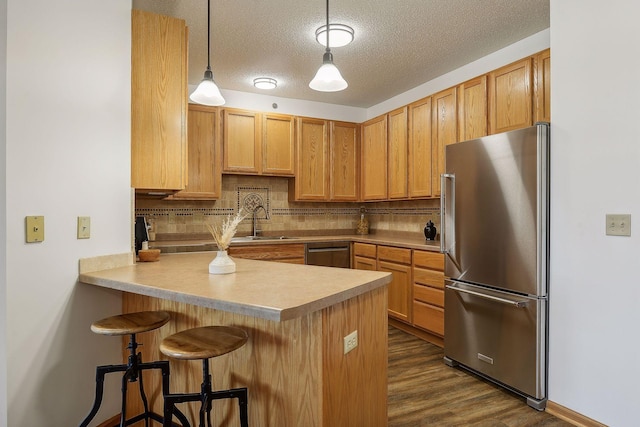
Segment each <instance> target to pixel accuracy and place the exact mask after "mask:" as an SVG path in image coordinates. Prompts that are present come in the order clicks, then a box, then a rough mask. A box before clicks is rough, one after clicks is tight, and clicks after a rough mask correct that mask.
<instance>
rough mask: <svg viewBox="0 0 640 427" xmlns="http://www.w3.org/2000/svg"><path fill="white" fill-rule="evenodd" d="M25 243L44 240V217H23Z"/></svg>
mask: <svg viewBox="0 0 640 427" xmlns="http://www.w3.org/2000/svg"><path fill="white" fill-rule="evenodd" d="M25 224H26V232H27V243H35V242H42V241H44V217H43V216H28V217H26V218H25Z"/></svg>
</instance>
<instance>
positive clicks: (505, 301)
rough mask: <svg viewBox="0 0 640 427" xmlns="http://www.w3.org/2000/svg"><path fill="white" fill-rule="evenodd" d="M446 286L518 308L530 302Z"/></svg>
mask: <svg viewBox="0 0 640 427" xmlns="http://www.w3.org/2000/svg"><path fill="white" fill-rule="evenodd" d="M445 287H446V288H447V289H451V290H452V291H455V292H462V293H465V294H470V295H473V296H476V297H480V298H485V299H489V300H491V301H495V302H499V303H502V304H508V305H512V306H514V307H517V308H523V307H524V306H526V305H527V303H528V302H529V301H527V300H519V301H513V300H509V299H506V298H500V297H495V296H493V295H487V294H483V293H481V292H476V291H471V290H469V289H462V288H458V287H457V286H455V285H446V286H445Z"/></svg>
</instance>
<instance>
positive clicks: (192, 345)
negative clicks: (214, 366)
mask: <svg viewBox="0 0 640 427" xmlns="http://www.w3.org/2000/svg"><path fill="white" fill-rule="evenodd" d="M247 339H248V336H247V333H246V331H244V330H243V329H240V328H237V327H234V326H204V327H201V328H193V329H187V330H185V331H182V332H178V333H177V334H173V335H170V336H168V337H166V338H165V339H164V340H162V343H161V344H160V351H161V352H162V353H164V354H166V355H167V356H169V357H173V358H175V359H183V360H198V359H201V360H202V385H201V388H200V389H201V391H200V393H176V394H165V395H164V427H170V426H171V419H172V416H173V411H174V409H175V405H176V403H183V402H198V401H199V402H201V406H200V424H199V425H200V427H205V414H206V420H207V426H209V427H211V404H212V402H213V401H214V400H218V399H234V398H235V399H238V405H239V407H240V425H241V426H242V427H249V421H248V415H247V412H248V411H247V405H248V397H247V388H246V387H244V388H235V389H231V390H221V391H213V390H212V388H211V375H210V374H209V359H211V358H213V357H217V356H221V355H223V354H226V353H230V352H232V351H234V350H236V349H238V348H240V347H242V346H243V345H244V344H245V343H246V342H247ZM176 415H177V413H176Z"/></svg>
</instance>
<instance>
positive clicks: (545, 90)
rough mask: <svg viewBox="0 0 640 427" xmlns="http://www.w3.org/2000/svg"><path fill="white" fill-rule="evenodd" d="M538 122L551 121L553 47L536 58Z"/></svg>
mask: <svg viewBox="0 0 640 427" xmlns="http://www.w3.org/2000/svg"><path fill="white" fill-rule="evenodd" d="M534 83H535V84H534V85H535V92H536V122H551V49H547V50H544V51H542V52H540V53H539V54H538V55H536V58H535V82H534Z"/></svg>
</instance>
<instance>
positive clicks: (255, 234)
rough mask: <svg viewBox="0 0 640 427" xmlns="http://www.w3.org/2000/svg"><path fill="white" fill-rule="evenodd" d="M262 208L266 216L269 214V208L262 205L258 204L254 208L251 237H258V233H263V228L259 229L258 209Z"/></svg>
mask: <svg viewBox="0 0 640 427" xmlns="http://www.w3.org/2000/svg"><path fill="white" fill-rule="evenodd" d="M260 209H262V210H263V211H264V214H265V216H267V215H268V214H267V210H266V209H265V208H264V206H262V205H258V206H256V207H255V208H254V209H253V231H252V233H251V237H258V234H260V233H262V231H261V230H258V215H257V214H258V211H259V210H260Z"/></svg>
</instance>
